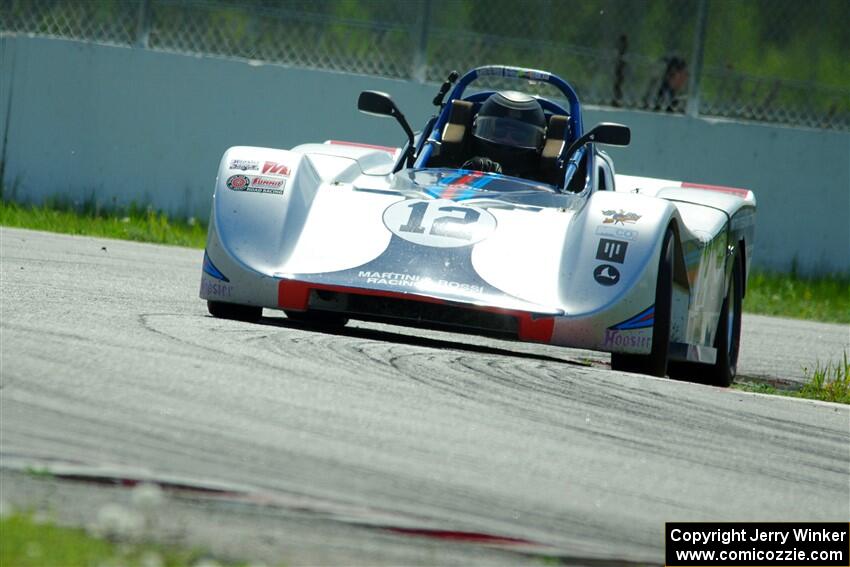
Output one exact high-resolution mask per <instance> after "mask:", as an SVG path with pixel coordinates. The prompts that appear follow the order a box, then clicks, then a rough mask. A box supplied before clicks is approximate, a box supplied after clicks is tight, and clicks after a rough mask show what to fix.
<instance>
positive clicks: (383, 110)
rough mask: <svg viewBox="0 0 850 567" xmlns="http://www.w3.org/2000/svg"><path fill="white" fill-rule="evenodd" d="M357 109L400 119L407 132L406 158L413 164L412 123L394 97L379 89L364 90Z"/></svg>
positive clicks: (399, 121) (408, 162)
mask: <svg viewBox="0 0 850 567" xmlns="http://www.w3.org/2000/svg"><path fill="white" fill-rule="evenodd" d="M357 110H359V111H360V112H365V113H366V114H372V115H375V116H392V117H393V118H395V119H396V120H398V123H399V124H401V127H402V128H404V133H405V134H407V152H406V153H405V159H406V160H407V165H408V166H410V165H413V152H414V151H415V148H414V147H413V130H412V129H411V128H410V124H408V123H407V119H406V118H405V117H404V114H402V113H401V111H400V110H399V109H398V107H397V106H396V105H395V103H394V102H393V99H391V98H390V95H388V94H387V93H382V92H379V91H363V92H362V93H360V97H359V98H358V99H357Z"/></svg>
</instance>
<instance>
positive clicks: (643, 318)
mask: <svg viewBox="0 0 850 567" xmlns="http://www.w3.org/2000/svg"><path fill="white" fill-rule="evenodd" d="M653 324H655V306H654V305H653V306H652V307H647V308H646V309H644V310H643V311H641V312H640V313H638V314H637V315H635V316H634V317H630V318H628V319H626V320H625V321H621V322H620V323H617V324H616V325H612V326H610V327H608V328H609V329H612V330H618V331H629V330H633V329H646V328H648V327H652V325H653Z"/></svg>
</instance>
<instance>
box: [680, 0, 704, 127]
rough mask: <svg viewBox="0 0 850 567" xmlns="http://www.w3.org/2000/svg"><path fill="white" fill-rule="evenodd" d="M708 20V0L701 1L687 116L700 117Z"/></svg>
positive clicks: (692, 53)
mask: <svg viewBox="0 0 850 567" xmlns="http://www.w3.org/2000/svg"><path fill="white" fill-rule="evenodd" d="M707 20H708V0H699V4H698V5H697V21H696V25H695V26H694V47H693V49H692V50H691V64H690V67H691V69H690V71H691V72H690V78H689V79H688V103H687V104H686V105H685V114H687V115H688V116H698V115H699V103H700V100H699V99H700V81H701V79H702V59H703V55H704V53H705V28H706V22H707Z"/></svg>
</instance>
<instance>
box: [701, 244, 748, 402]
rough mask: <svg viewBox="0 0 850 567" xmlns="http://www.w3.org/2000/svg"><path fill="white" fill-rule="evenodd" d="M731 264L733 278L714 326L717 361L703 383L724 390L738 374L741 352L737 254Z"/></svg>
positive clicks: (741, 275) (740, 278) (741, 293)
mask: <svg viewBox="0 0 850 567" xmlns="http://www.w3.org/2000/svg"><path fill="white" fill-rule="evenodd" d="M732 261H733V265H732V277H730V278H729V289H728V290H727V291H726V298H725V299H724V300H723V307H721V310H720V320H719V321H718V323H717V334H716V335H715V337H714V347H715V348H716V349H717V358H716V360H715V362H714V364H713V365H711V366H709V367H707V368H706V371H705V378H706V382H708V383H709V384H712V385H714V386H721V387H724V388H726V387H728V386H730V385H731V384H732V381H733V380H734V379H735V374H736V373H737V371H738V352H739V351H740V349H741V307H742V306H743V300H744V273H743V272H744V269H743V268H742V267H741V257H740V255H738V254H736V255H735V257H734V258H733V260H732Z"/></svg>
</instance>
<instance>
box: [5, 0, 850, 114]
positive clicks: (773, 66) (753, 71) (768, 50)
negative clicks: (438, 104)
mask: <svg viewBox="0 0 850 567" xmlns="http://www.w3.org/2000/svg"><path fill="white" fill-rule="evenodd" d="M0 31H2V32H3V33H25V34H38V35H46V36H54V37H64V38H74V39H84V40H88V41H96V42H103V43H111V44H118V45H135V46H139V47H145V48H150V49H159V50H167V51H177V52H185V53H203V54H212V55H218V56H226V57H240V58H247V59H257V60H263V61H269V62H275V63H282V64H287V65H293V66H298V67H307V68H316V69H332V70H336V71H346V72H353V73H364V74H374V75H380V76H384V77H392V78H400V79H413V80H417V81H420V82H435V83H436V82H440V81H442V80H443V79H444V78H445V76H446V75H447V74H448V72H449V71H451V70H453V69H456V70H458V71H460V72H464V71H465V70H467V69H469V68H471V67H474V66H478V65H483V64H493V63H501V64H508V65H518V66H527V67H533V68H540V69H546V70H549V71H552V72H555V73H557V74H559V75H561V76H563V77H564V78H566V79H567V80H568V81H569V82H570V83H572V84H573V85H574V86H575V87H576V90H577V91H578V94H579V97H580V98H581V99H582V101H583V102H585V103H589V104H596V105H603V106H614V107H623V108H633V109H645V110H651V111H661V112H673V113H688V114H691V115H703V116H720V117H729V118H738V119H748V120H758V121H763V122H773V123H781V124H788V125H797V126H808V127H814V128H825V129H837V130H850V1H848V0H813V1H812V2H809V3H807V4H806V5H805V6H803V5H801V4H800V3H799V2H795V1H793V0H747V1H743V0H653V1H652V2H647V1H644V0H561V1H555V0H407V1H404V2H402V1H395V2H390V1H378V0H312V1H306V0H290V1H286V2H278V1H273V0H185V1H179V0H0Z"/></svg>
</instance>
